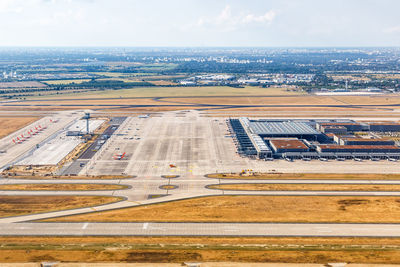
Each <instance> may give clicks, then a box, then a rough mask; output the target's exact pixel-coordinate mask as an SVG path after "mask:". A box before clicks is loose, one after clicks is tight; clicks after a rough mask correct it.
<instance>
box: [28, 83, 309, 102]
mask: <svg viewBox="0 0 400 267" xmlns="http://www.w3.org/2000/svg"><path fill="white" fill-rule="evenodd" d="M300 94H302V93H299V92H292V91H286V89H284V88H261V87H255V86H248V87H245V88H233V87H227V86H209V87H159V86H154V87H136V88H131V89H120V90H104V91H92V92H84V93H73V94H72V93H68V94H60V95H52V96H35V97H30V98H27V99H57V98H63V99H75V98H118V97H121V98H124V97H178V96H224V95H226V96H228V95H233V96H249V95H263V96H272V95H287V96H291V95H300Z"/></svg>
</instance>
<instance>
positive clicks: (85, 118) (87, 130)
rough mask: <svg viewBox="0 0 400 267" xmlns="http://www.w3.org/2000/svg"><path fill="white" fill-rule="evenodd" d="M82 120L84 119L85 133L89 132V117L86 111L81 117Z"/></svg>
mask: <svg viewBox="0 0 400 267" xmlns="http://www.w3.org/2000/svg"><path fill="white" fill-rule="evenodd" d="M83 119H84V120H86V134H90V131H89V119H90V113H89V112H86V113H85V116H84V117H83Z"/></svg>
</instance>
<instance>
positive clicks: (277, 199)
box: [45, 196, 400, 223]
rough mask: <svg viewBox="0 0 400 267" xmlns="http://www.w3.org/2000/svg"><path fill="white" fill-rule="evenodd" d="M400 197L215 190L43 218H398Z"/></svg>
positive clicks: (336, 220)
mask: <svg viewBox="0 0 400 267" xmlns="http://www.w3.org/2000/svg"><path fill="white" fill-rule="evenodd" d="M399 200H400V197H364V196H360V197H345V196H211V197H201V198H193V199H185V200H178V201H171V202H167V203H159V204H153V205H143V206H138V207H132V208H124V209H116V210H111V211H104V212H94V213H90V214H83V215H75V216H68V217H60V218H54V219H48V220H45V221H60V222H82V221H85V222H143V221H145V222H165V221H168V222H298V223H314V222H315V223H317V222H318V223H325V222H326V223H400V203H399Z"/></svg>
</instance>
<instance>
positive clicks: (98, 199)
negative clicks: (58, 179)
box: [0, 195, 121, 217]
mask: <svg viewBox="0 0 400 267" xmlns="http://www.w3.org/2000/svg"><path fill="white" fill-rule="evenodd" d="M120 200H121V198H119V197H106V196H5V195H2V196H0V217H9V216H19V215H26V214H33V213H40V212H50V211H58V210H67V209H75V208H82V207H91V206H98V205H102V204H108V203H113V202H117V201H120Z"/></svg>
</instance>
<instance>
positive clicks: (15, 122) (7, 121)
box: [0, 117, 39, 138]
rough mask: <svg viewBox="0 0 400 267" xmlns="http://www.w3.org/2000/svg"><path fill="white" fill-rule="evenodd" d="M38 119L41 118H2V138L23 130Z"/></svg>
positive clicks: (0, 120)
mask: <svg viewBox="0 0 400 267" xmlns="http://www.w3.org/2000/svg"><path fill="white" fill-rule="evenodd" d="M38 119H39V118H37V117H0V138H2V137H4V136H7V135H9V134H11V133H13V132H15V131H17V130H19V129H21V128H23V127H25V126H26V125H28V124H31V123H33V122H35V121H37V120H38Z"/></svg>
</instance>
